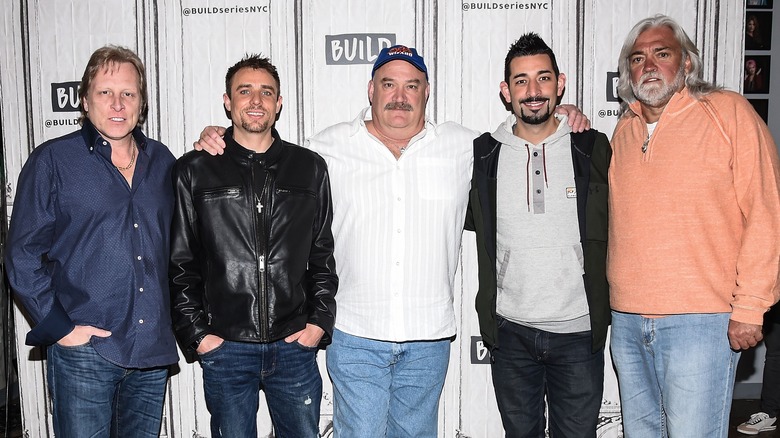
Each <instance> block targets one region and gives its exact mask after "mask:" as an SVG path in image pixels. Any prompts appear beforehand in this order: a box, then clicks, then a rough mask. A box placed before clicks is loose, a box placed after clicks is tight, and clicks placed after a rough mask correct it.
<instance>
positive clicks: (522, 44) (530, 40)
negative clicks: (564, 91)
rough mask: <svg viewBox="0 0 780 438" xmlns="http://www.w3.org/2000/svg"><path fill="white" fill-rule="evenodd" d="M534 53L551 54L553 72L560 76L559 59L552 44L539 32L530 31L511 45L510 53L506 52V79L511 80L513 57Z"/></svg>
mask: <svg viewBox="0 0 780 438" xmlns="http://www.w3.org/2000/svg"><path fill="white" fill-rule="evenodd" d="M532 55H547V56H549V57H550V61H551V62H552V67H553V72H555V77H558V74H559V73H560V71H559V70H558V61H556V60H555V53H553V51H552V49H551V48H550V46H548V45H547V43H545V42H544V40H543V39H542V38H541V37H540V36H539V34H537V33H536V32H528V33H527V34H525V35H523V36H521V37H520V38H518V39H517V41H515V42H514V43H512V45H511V46H509V53H507V54H506V59H504V80H505V81H506V82H509V75H511V74H512V71H511V68H510V64H511V63H512V60H513V59H515V58H520V57H521V56H532Z"/></svg>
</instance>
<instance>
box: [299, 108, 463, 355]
mask: <svg viewBox="0 0 780 438" xmlns="http://www.w3.org/2000/svg"><path fill="white" fill-rule="evenodd" d="M370 115H371V113H370V108H366V109H364V110H363V111H362V112H361V113H360V115H359V116H358V117H357V118H356V119H355V120H353V121H352V122H349V123H339V124H337V125H334V126H332V127H330V128H326V129H325V130H323V131H322V132H320V133H319V134H317V135H315V136H314V137H312V138H311V139H310V140H309V141H308V142H307V146H308V147H309V148H310V149H312V150H314V151H315V152H317V153H319V154H320V155H322V157H323V158H325V160H326V161H327V163H328V172H329V174H330V183H331V190H332V193H333V236H334V239H335V257H336V269H337V272H338V275H339V290H338V293H337V294H336V303H337V310H336V328H338V329H339V330H341V331H343V332H346V333H349V334H351V335H354V336H360V337H365V338H370V339H377V340H382V341H392V342H403V341H413V340H433V339H443V338H447V337H451V336H453V335H454V334H455V313H454V310H453V295H452V294H453V286H454V280H455V269H456V267H457V261H458V255H459V248H460V243H461V236H462V232H463V221H464V216H465V213H466V207H467V205H468V192H469V187H470V181H471V168H472V165H473V156H472V142H473V139H474V138H475V137H476V136H477V135H478V133H476V132H474V131H471V130H469V129H466V128H464V127H463V126H461V125H458V124H456V123H444V124H441V125H438V126H437V125H435V124H433V123H432V122H430V121H429V120H426V123H425V128H424V129H423V130H422V132H420V133H419V134H417V135H416V136H414V137H413V138H412V139H411V140H410V141H409V146H408V147H407V149H406V151H405V152H404V153H403V155H401V157H400V159H397V160H396V158H395V157H394V156H393V154H392V153H391V152H390V150H388V149H387V148H386V147H385V146H384V145H383V144H382V143H381V142H380V141H379V140H378V139H377V138H376V137H374V136H373V135H371V134H370V133H369V132H368V130H367V129H366V125H365V120H366V117H369V118H370Z"/></svg>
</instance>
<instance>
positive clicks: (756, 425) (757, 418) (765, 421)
mask: <svg viewBox="0 0 780 438" xmlns="http://www.w3.org/2000/svg"><path fill="white" fill-rule="evenodd" d="M775 421H777V417H770V416H769V414H765V413H763V412H757V413H755V414H753V415H751V416H750V420H748V421H746V422H744V423H742V424H740V425H739V426H737V432H740V433H744V434H745V435H758V433H759V432H768V431H770V430H775V428H777V426H775V425H774V424H775Z"/></svg>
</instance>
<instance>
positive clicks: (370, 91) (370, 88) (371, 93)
mask: <svg viewBox="0 0 780 438" xmlns="http://www.w3.org/2000/svg"><path fill="white" fill-rule="evenodd" d="M373 100H374V80H373V79H370V80H369V81H368V103H369V104H373V103H374V102H373Z"/></svg>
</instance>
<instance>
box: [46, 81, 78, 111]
mask: <svg viewBox="0 0 780 438" xmlns="http://www.w3.org/2000/svg"><path fill="white" fill-rule="evenodd" d="M51 110H52V111H54V112H55V113H70V112H74V111H76V112H77V111H78V110H79V82H78V81H76V82H59V83H52V84H51Z"/></svg>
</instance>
